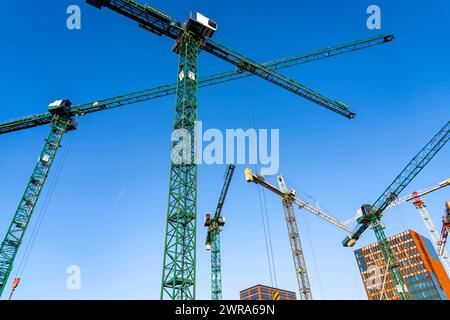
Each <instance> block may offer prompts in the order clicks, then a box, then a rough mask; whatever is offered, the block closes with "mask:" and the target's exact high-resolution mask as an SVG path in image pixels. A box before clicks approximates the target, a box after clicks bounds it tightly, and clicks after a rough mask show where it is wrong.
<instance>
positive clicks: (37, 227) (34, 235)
mask: <svg viewBox="0 0 450 320" xmlns="http://www.w3.org/2000/svg"><path fill="white" fill-rule="evenodd" d="M72 143H73V135H70V136H69V138H68V140H67V147H66V148H65V149H64V150H63V153H62V156H61V158H60V160H59V162H58V164H57V166H56V170H55V175H54V176H53V178H52V180H51V181H50V184H49V188H48V189H47V192H46V195H45V197H44V202H43V204H42V206H41V209H40V211H39V213H38V216H37V220H36V224H35V225H34V227H33V230H32V232H31V236H30V239H29V240H28V243H27V245H26V247H25V251H24V254H23V256H22V259H21V261H20V263H19V267H18V269H17V273H16V276H15V279H14V282H15V283H14V284H13V288H12V290H11V293H10V295H9V300H11V299H12V296H13V294H14V292H15V290H16V288H17V286H18V284H19V280H20V279H21V278H22V275H23V273H24V270H25V267H26V265H27V262H28V260H29V257H30V254H31V251H32V249H33V247H34V244H35V243H36V238H37V236H38V233H39V230H40V228H41V225H42V222H43V220H44V218H45V215H46V213H47V210H48V207H49V204H50V201H51V199H52V197H53V193H54V191H55V188H56V185H57V183H58V181H59V178H60V176H61V172H62V169H63V167H64V164H65V161H66V159H67V155H68V154H69V150H70V148H71V146H72ZM16 281H17V283H16Z"/></svg>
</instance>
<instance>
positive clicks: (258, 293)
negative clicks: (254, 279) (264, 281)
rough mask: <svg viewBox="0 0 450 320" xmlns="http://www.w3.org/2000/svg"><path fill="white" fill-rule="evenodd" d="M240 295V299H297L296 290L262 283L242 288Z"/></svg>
mask: <svg viewBox="0 0 450 320" xmlns="http://www.w3.org/2000/svg"><path fill="white" fill-rule="evenodd" d="M239 296H240V300H297V296H296V294H295V292H292V291H287V290H283V289H277V288H272V287H268V286H263V285H260V284H258V285H256V286H253V287H250V288H248V289H244V290H242V291H241V292H240V295H239ZM277 297H279V299H277Z"/></svg>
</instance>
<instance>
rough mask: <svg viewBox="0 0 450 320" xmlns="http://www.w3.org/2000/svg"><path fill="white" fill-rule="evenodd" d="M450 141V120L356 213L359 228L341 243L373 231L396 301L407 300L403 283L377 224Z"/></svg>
mask: <svg viewBox="0 0 450 320" xmlns="http://www.w3.org/2000/svg"><path fill="white" fill-rule="evenodd" d="M449 139H450V121H448V122H447V123H446V124H445V125H444V127H442V129H440V130H439V132H438V133H436V135H434V137H433V138H432V139H431V140H430V141H429V142H428V143H427V144H426V145H425V146H424V147H423V148H422V149H421V150H420V151H419V153H418V154H416V155H415V156H414V158H413V159H412V160H411V161H410V162H409V163H408V164H407V165H406V167H405V168H404V169H403V170H402V172H400V174H399V175H398V176H397V177H396V178H395V180H394V181H393V182H392V183H391V184H390V185H389V187H387V189H386V190H385V191H384V192H383V193H382V194H381V196H379V197H378V199H377V200H376V201H375V202H374V203H373V204H372V205H370V204H365V205H363V206H362V207H361V208H360V209H359V210H358V214H357V220H356V221H357V222H358V223H359V224H360V226H359V227H358V228H357V229H356V230H355V231H353V233H351V234H350V235H348V236H347V237H346V238H345V239H344V240H343V242H342V244H343V245H344V246H345V247H352V246H354V245H355V244H356V241H357V240H358V239H359V238H360V237H361V235H362V234H363V232H364V231H365V230H366V229H367V228H369V227H370V228H372V229H373V231H374V232H375V236H376V239H377V241H378V246H379V248H380V251H381V252H382V255H383V258H384V261H385V263H386V266H387V268H388V270H389V274H390V275H391V278H392V281H393V283H394V286H395V289H396V291H397V294H398V298H399V299H400V300H410V299H411V297H410V295H409V293H408V290H407V287H406V284H405V281H404V279H403V277H402V274H401V272H400V266H399V264H398V263H396V261H395V257H394V253H393V252H392V249H391V248H390V247H389V244H388V242H387V239H386V235H385V233H384V230H383V229H384V227H383V225H382V224H381V218H382V216H383V211H384V209H386V208H387V207H388V206H389V204H390V203H391V202H393V201H395V200H396V199H397V197H398V195H399V194H400V193H401V192H402V191H403V189H404V188H405V187H406V186H407V185H408V184H409V183H410V182H411V181H412V180H413V179H414V177H415V176H416V175H417V174H418V173H419V172H420V171H421V170H422V169H423V168H424V167H425V166H426V165H427V164H428V162H429V161H430V160H431V159H432V158H433V157H434V156H435V155H436V154H437V153H438V151H439V150H440V149H441V148H442V147H443V146H444V145H445V144H446V143H447V141H448V140H449Z"/></svg>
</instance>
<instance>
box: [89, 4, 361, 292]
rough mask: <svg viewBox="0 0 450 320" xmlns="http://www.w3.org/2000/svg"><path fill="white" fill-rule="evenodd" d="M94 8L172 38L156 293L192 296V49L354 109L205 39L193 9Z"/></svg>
mask: <svg viewBox="0 0 450 320" xmlns="http://www.w3.org/2000/svg"><path fill="white" fill-rule="evenodd" d="M87 2H88V3H89V4H92V5H94V6H95V7H97V8H98V9H101V8H102V7H106V8H109V9H111V10H113V11H115V12H117V13H119V14H121V15H123V16H125V17H127V18H130V19H131V20H134V21H136V22H137V23H138V24H139V26H141V27H142V28H144V29H146V30H148V31H151V32H153V33H155V34H157V35H159V36H161V35H164V36H167V37H169V38H171V39H173V40H175V45H174V47H173V48H174V50H173V51H174V52H175V53H177V54H178V56H179V61H178V74H177V79H178V83H177V94H176V96H177V98H176V105H175V121H174V126H173V130H174V133H175V134H174V136H173V137H172V138H175V139H173V140H174V141H172V150H181V151H182V155H179V154H176V153H177V152H172V159H171V160H172V161H171V165H170V177H169V197H168V198H169V199H168V209H167V218H166V237H165V244H164V258H163V271H162V281H161V299H166V298H168V299H171V300H193V299H195V277H196V264H195V256H196V218H197V166H196V163H195V155H196V150H195V148H196V143H195V132H194V123H195V121H196V120H197V107H198V103H197V89H198V73H197V66H198V54H199V51H200V50H203V51H205V52H208V53H210V54H212V55H214V56H216V57H218V58H220V59H222V60H224V61H226V62H229V63H231V64H233V65H234V66H235V67H237V68H238V70H241V71H248V72H251V73H253V74H255V75H257V76H259V77H260V78H262V79H265V80H267V81H269V82H271V83H273V84H275V85H277V86H279V87H281V88H284V89H286V90H288V91H291V92H293V93H295V94H297V95H299V96H301V97H303V98H305V99H308V100H310V101H312V102H314V103H316V104H318V105H320V106H322V107H325V108H327V109H330V110H332V111H334V112H336V113H338V114H340V115H342V116H344V117H346V118H348V119H352V118H354V116H355V114H354V113H353V112H352V111H350V110H349V109H348V108H347V106H346V105H345V104H343V103H342V102H340V101H335V100H330V99H328V98H326V97H324V96H322V95H320V94H319V93H317V92H315V91H313V90H311V89H308V88H306V87H305V86H303V85H301V84H299V83H298V82H296V81H294V80H293V79H291V78H289V77H286V76H284V75H282V74H280V73H278V72H276V71H274V70H272V69H270V68H268V67H266V66H264V65H262V64H259V63H257V62H255V61H253V60H251V59H249V58H247V57H245V56H243V55H242V54H240V53H238V52H236V51H234V50H231V49H228V48H227V47H225V46H223V45H221V44H220V43H218V42H215V41H213V40H212V39H211V37H212V35H213V34H214V32H215V31H216V30H217V24H216V23H215V22H214V21H212V20H210V19H208V18H207V17H205V16H203V15H202V14H200V13H197V14H196V16H195V17H192V16H191V17H190V18H189V20H188V21H187V22H186V23H185V24H181V23H180V22H177V21H176V20H174V19H173V18H171V17H170V16H169V15H168V14H165V13H163V12H162V11H160V10H158V9H155V8H153V7H151V6H149V5H141V4H139V3H137V2H134V1H132V0H87Z"/></svg>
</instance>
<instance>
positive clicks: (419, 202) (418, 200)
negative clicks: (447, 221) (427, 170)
mask: <svg viewBox="0 0 450 320" xmlns="http://www.w3.org/2000/svg"><path fill="white" fill-rule="evenodd" d="M449 185H450V178H449V179H447V180H444V181H442V182H440V183H439V184H438V185H437V186H434V187H432V188H428V189H426V190H422V191H414V192H413V193H411V194H408V195H406V196H404V197H402V198H399V199H397V200H395V201H393V202H392V203H391V204H390V205H389V206H387V207H386V209H385V210H387V209H390V208H392V207H396V206H398V205H401V204H403V203H405V202H408V201H412V202H413V204H414V206H415V207H416V209H417V210H418V211H419V213H420V216H421V218H422V220H423V222H424V223H425V226H426V228H427V230H428V233H429V234H430V236H431V240H432V241H433V243H434V245H435V247H436V251H437V253H438V255H439V256H440V257H441V260H442V264H443V265H444V268H445V270H446V271H447V273H448V274H450V268H449V260H448V259H449V258H448V252H447V250H446V249H445V244H444V243H443V240H442V239H441V238H440V234H439V233H438V230H437V229H436V226H435V225H434V223H433V220H432V219H431V216H430V214H429V213H428V209H427V206H426V204H425V202H424V201H423V199H422V197H423V196H424V195H427V194H429V193H431V192H434V191H436V190H439V189H442V188H444V187H447V186H449Z"/></svg>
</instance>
